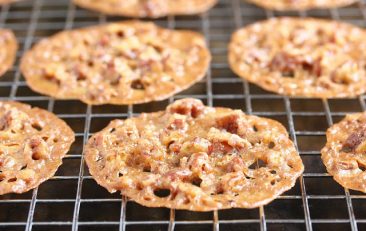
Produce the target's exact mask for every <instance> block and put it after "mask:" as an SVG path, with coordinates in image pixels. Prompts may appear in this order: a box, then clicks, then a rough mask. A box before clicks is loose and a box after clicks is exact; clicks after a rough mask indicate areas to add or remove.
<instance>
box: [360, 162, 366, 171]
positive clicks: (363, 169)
mask: <svg viewBox="0 0 366 231" xmlns="http://www.w3.org/2000/svg"><path fill="white" fill-rule="evenodd" d="M358 168H359V169H361V171H363V172H364V171H365V170H366V166H365V165H363V164H361V163H358Z"/></svg>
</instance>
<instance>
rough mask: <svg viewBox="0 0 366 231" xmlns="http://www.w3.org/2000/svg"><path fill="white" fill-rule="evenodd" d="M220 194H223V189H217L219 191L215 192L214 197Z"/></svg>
mask: <svg viewBox="0 0 366 231" xmlns="http://www.w3.org/2000/svg"><path fill="white" fill-rule="evenodd" d="M221 194H224V189H222V188H219V189H218V190H217V191H216V195H221Z"/></svg>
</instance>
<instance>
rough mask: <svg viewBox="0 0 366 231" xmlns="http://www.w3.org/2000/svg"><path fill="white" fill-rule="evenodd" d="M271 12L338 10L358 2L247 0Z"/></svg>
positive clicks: (336, 0) (337, 0)
mask: <svg viewBox="0 0 366 231" xmlns="http://www.w3.org/2000/svg"><path fill="white" fill-rule="evenodd" d="M247 1H248V2H252V3H254V4H256V5H258V6H260V7H263V8H267V9H270V10H280V11H284V10H309V9H315V8H336V7H342V6H347V5H351V4H352V3H355V2H358V0H295V1H294V0H247Z"/></svg>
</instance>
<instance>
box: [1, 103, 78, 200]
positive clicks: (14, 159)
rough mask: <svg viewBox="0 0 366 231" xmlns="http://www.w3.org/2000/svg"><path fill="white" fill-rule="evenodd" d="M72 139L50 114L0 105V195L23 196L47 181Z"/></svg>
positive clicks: (37, 109)
mask: <svg viewBox="0 0 366 231" xmlns="http://www.w3.org/2000/svg"><path fill="white" fill-rule="evenodd" d="M74 139H75V138H74V133H73V131H72V130H71V129H70V128H69V127H68V126H67V124H66V123H65V122H64V121H62V120H61V119H59V118H57V117H56V116H55V115H54V114H52V113H50V112H48V111H45V110H42V109H39V108H31V107H30V106H29V105H26V104H22V103H17V102H3V101H2V102H0V195H3V194H7V193H23V192H27V191H29V190H31V189H33V188H35V187H37V186H38V185H40V184H41V183H42V182H44V181H45V180H47V179H49V178H51V177H52V176H53V175H54V174H55V172H56V170H57V169H58V167H59V166H60V165H61V164H62V158H63V157H64V156H65V155H66V153H67V152H68V150H69V148H70V146H71V144H72V143H73V142H74Z"/></svg>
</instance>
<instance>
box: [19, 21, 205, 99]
mask: <svg viewBox="0 0 366 231" xmlns="http://www.w3.org/2000/svg"><path fill="white" fill-rule="evenodd" d="M210 60H211V55H210V52H209V50H208V49H207V47H206V43H205V40H204V38H203V36H201V35H200V34H198V33H196V32H193V31H174V30H168V29H163V28H160V27H157V26H156V25H155V24H153V23H147V22H139V21H127V22H121V23H111V24H106V25H101V26H94V27H88V28H84V29H78V30H71V31H64V32H61V33H58V34H56V35H54V36H52V37H50V38H47V39H44V40H42V41H41V42H40V43H38V44H37V45H35V46H34V47H33V48H32V49H31V50H30V51H28V52H27V53H26V54H25V55H24V57H23V58H22V61H21V65H20V68H21V70H22V73H23V75H24V77H25V78H26V80H27V83H28V85H29V86H30V87H31V88H32V89H33V90H34V91H37V92H39V93H41V94H45V95H50V96H53V97H55V98H61V99H80V100H81V101H83V102H85V103H88V104H136V103H145V102H150V101H154V100H163V99H166V98H168V97H170V96H172V95H174V94H175V93H177V92H179V91H182V90H185V89H186V88H188V87H190V86H191V85H193V84H194V83H196V82H197V81H199V80H201V79H202V78H203V77H204V75H205V73H206V71H207V69H208V66H209V63H210Z"/></svg>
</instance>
